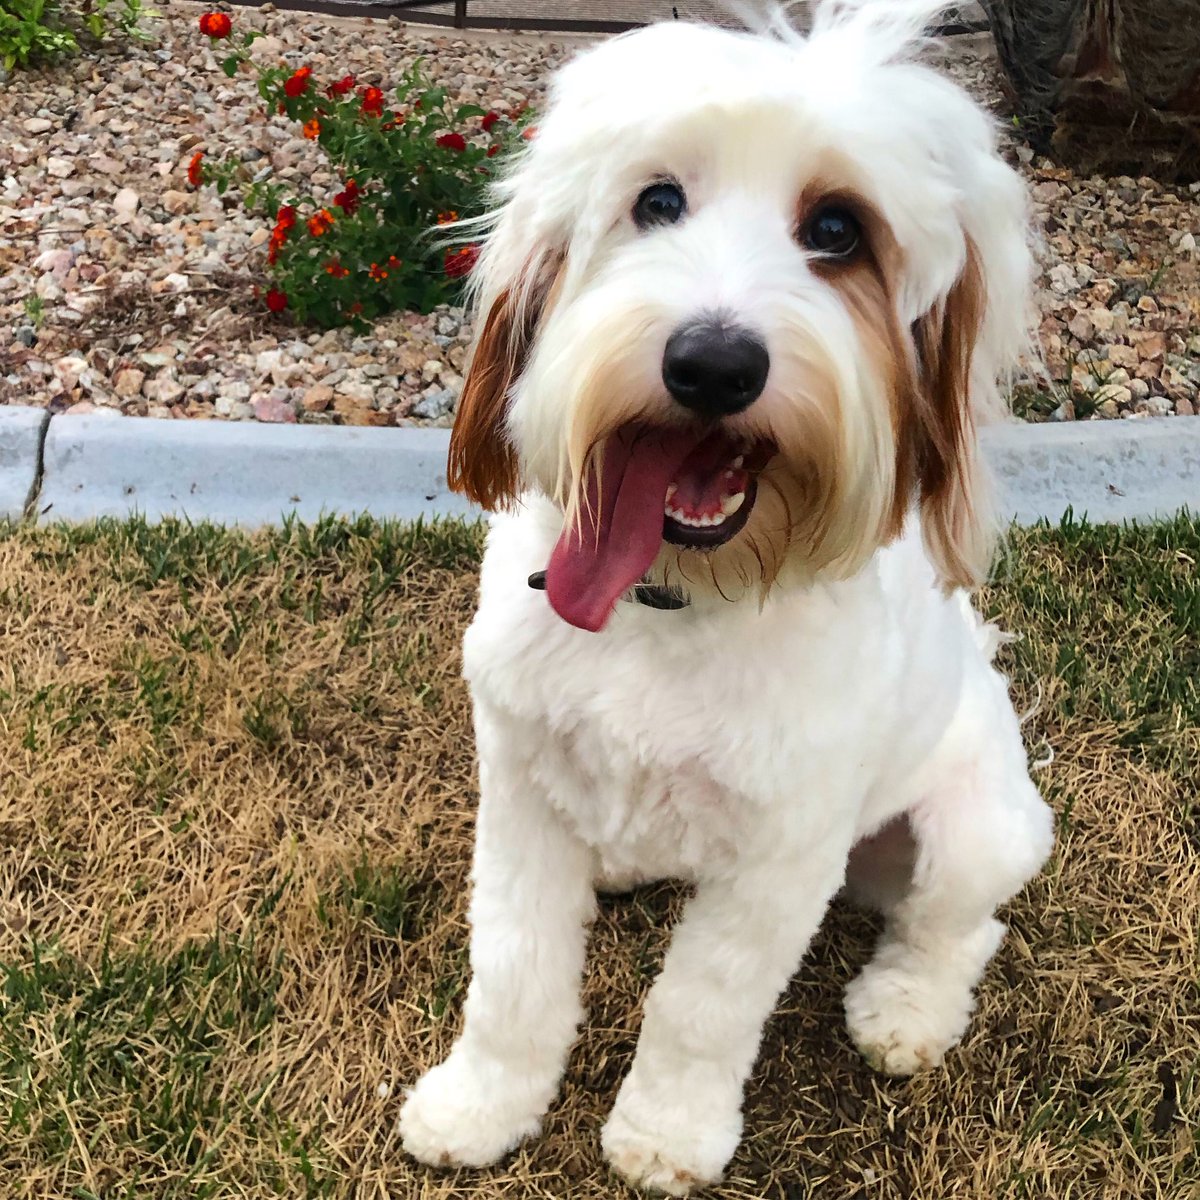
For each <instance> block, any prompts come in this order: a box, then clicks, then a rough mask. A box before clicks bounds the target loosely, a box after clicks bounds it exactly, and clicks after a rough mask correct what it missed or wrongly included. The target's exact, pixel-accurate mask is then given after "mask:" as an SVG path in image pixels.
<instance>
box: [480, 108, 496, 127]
mask: <svg viewBox="0 0 1200 1200" xmlns="http://www.w3.org/2000/svg"><path fill="white" fill-rule="evenodd" d="M500 119H501V117H500V114H499V113H498V112H497V111H496V110H495V109H494V108H493V109H492V111H491V112H488V113H484V115H483V120H482V121H480V122H479V124H480V125H481V126H483V132H484V133H491V132H492V126H493V125H495V124H496V122H497V121H499V120H500Z"/></svg>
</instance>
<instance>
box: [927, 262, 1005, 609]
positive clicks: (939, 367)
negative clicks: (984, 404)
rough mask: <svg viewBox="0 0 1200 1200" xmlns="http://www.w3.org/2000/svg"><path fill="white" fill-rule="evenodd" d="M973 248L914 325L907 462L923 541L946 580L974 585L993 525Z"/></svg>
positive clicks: (980, 299) (979, 290)
mask: <svg viewBox="0 0 1200 1200" xmlns="http://www.w3.org/2000/svg"><path fill="white" fill-rule="evenodd" d="M986 300H987V298H986V295H985V291H984V281H983V272H982V269H981V267H980V262H979V256H978V253H977V251H976V249H975V247H974V245H972V244H971V243H970V242H969V241H968V243H967V260H966V265H965V266H964V267H963V270H962V274H961V275H960V276H959V278H958V281H957V282H956V283H955V284H954V286H953V288H951V290H950V293H949V295H948V296H947V297H946V300H945V301H944V303H942V304H941V305H938V306H937V307H936V308H935V309H933V310H932V311H931V312H929V313H927V314H926V315H925V316H924V317H922V318H921V319H920V320H919V321H917V322H916V324H915V326H914V327H913V337H914V341H915V344H916V352H917V370H918V371H919V373H920V378H919V380H918V383H917V386H916V388H915V389H914V390H915V393H916V394H915V395H914V397H913V400H912V403H913V405H914V412H913V414H912V415H913V416H914V417H915V421H914V434H915V442H916V444H915V446H914V447H913V453H914V459H915V462H914V464H913V466H914V468H915V472H916V482H917V492H918V495H919V497H920V505H921V524H922V528H923V530H924V536H925V545H926V548H927V550H928V552H929V555H930V558H931V559H932V560H933V564H934V566H935V567H936V568H937V570H938V573H939V574H940V575H941V577H942V578H943V580H944V581H945V582H946V583H947V584H951V585H955V586H958V587H968V588H970V587H976V586H978V585H979V584H980V583H982V582H983V579H984V578H985V577H986V575H987V570H988V567H989V565H990V559H991V552H992V532H993V530H992V525H991V520H990V516H989V514H988V512H987V511H986V509H987V507H988V506H987V503H986V496H985V494H984V492H983V487H982V481H981V479H980V475H979V465H978V462H977V454H978V450H977V444H976V433H975V422H974V417H973V414H972V407H971V405H972V401H971V363H972V359H973V357H974V353H975V345H976V342H977V340H978V338H979V333H980V328H981V326H982V324H983V314H984V306H985V304H986Z"/></svg>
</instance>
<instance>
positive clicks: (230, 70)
mask: <svg viewBox="0 0 1200 1200" xmlns="http://www.w3.org/2000/svg"><path fill="white" fill-rule="evenodd" d="M241 61H242V60H241V59H240V58H239V57H238V56H237V55H236V54H231V55H230V56H229V57H228V58H227V59H225V61H224V62H223V63H222V64H221V70H222V71H224V72H225V74H226V75H228V76H229V78H230V79H232V78H233V77H234V76H235V75H236V74H237V69H238V64H239V63H240V62H241Z"/></svg>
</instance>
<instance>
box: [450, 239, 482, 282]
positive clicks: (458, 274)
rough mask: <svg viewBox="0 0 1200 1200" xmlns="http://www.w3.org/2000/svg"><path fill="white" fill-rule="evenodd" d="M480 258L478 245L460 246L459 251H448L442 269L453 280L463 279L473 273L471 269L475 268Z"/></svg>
mask: <svg viewBox="0 0 1200 1200" xmlns="http://www.w3.org/2000/svg"><path fill="white" fill-rule="evenodd" d="M478 258H479V247H478V246H477V245H474V244H472V245H470V246H460V247H459V249H457V250H447V251H446V257H445V259H444V260H443V262H442V267H443V269H444V270H445V272H446V274H447V275H449V276H450V278H451V279H461V278H462V277H463V276H464V275H469V274H470V273H471V268H472V267H474V266H475V262H476V260H477V259H478Z"/></svg>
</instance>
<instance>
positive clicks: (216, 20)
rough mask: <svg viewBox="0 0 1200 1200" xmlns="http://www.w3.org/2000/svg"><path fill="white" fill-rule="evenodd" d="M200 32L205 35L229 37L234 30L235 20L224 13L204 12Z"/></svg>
mask: <svg viewBox="0 0 1200 1200" xmlns="http://www.w3.org/2000/svg"><path fill="white" fill-rule="evenodd" d="M200 32H201V33H202V34H204V35H205V37H210V38H227V37H228V36H229V35H230V34H231V33H232V32H233V22H232V21H231V20H230V19H229V18H228V17H227V16H226V15H225V14H224V13H203V14H202V15H201V17H200Z"/></svg>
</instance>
